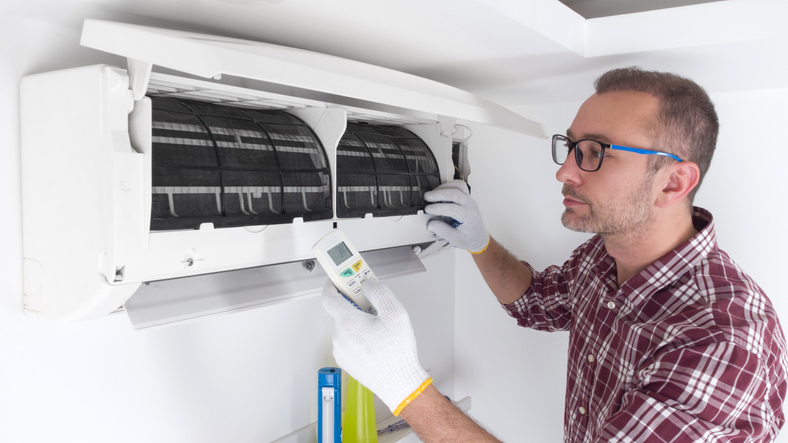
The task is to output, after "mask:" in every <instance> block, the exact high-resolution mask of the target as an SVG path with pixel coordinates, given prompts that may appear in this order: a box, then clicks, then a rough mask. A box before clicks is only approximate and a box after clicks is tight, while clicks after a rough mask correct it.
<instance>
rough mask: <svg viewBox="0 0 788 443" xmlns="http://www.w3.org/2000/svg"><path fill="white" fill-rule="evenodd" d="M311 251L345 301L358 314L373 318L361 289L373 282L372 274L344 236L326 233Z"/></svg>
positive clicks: (373, 276) (336, 232) (337, 230)
mask: <svg viewBox="0 0 788 443" xmlns="http://www.w3.org/2000/svg"><path fill="white" fill-rule="evenodd" d="M312 251H314V253H315V256H316V257H317V261H318V262H320V265H321V266H322V267H323V269H324V270H325V271H326V274H328V276H329V277H330V278H331V282H332V283H334V286H336V287H337V289H338V290H339V292H340V293H342V295H344V296H345V298H347V299H348V300H350V301H351V302H352V303H353V304H354V305H356V306H357V307H358V308H359V309H361V310H362V311H364V312H368V313H370V314H373V315H374V314H377V311H375V308H374V307H372V305H371V304H370V303H369V300H367V298H366V297H364V291H363V290H362V288H361V283H362V282H363V281H364V280H368V279H372V278H375V274H373V273H372V270H371V269H370V268H369V265H368V264H367V262H366V260H364V259H363V258H362V257H361V254H359V252H358V249H356V248H355V246H353V245H352V244H351V243H350V240H348V238H347V236H346V235H345V233H344V232H342V231H340V230H339V229H335V230H333V231H331V232H329V233H328V234H327V235H326V236H325V237H323V238H321V239H320V240H318V241H317V243H315V245H314V246H312Z"/></svg>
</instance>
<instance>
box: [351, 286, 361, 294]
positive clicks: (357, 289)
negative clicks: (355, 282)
mask: <svg viewBox="0 0 788 443" xmlns="http://www.w3.org/2000/svg"><path fill="white" fill-rule="evenodd" d="M358 294H361V288H360V287H358V288H356V289H354V290H353V295H358Z"/></svg>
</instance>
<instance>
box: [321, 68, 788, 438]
mask: <svg viewBox="0 0 788 443" xmlns="http://www.w3.org/2000/svg"><path fill="white" fill-rule="evenodd" d="M595 87H596V93H595V94H594V95H592V96H591V97H590V98H589V99H588V100H587V101H586V102H585V103H583V105H582V106H581V108H580V110H579V111H578V113H577V116H576V117H575V120H574V121H573V122H572V125H571V127H570V128H569V130H568V131H567V134H566V136H562V135H557V136H554V137H553V158H554V160H555V161H556V162H557V163H559V164H561V165H562V166H561V167H560V169H559V170H558V172H557V174H556V177H557V179H558V180H559V181H560V182H562V183H563V185H564V186H563V189H562V194H563V196H564V206H565V208H566V209H565V212H564V213H563V215H562V217H561V221H562V222H563V224H564V226H566V227H567V228H569V229H572V230H576V231H582V232H590V233H595V234H596V235H595V236H594V237H592V238H591V239H590V240H588V241H587V242H585V243H584V244H583V245H581V246H580V247H578V248H577V249H576V250H575V251H574V252H573V253H572V255H571V257H570V258H569V260H568V261H567V262H566V263H564V264H563V265H562V266H560V267H559V266H551V267H549V268H547V269H546V270H544V271H542V272H537V271H536V270H534V269H533V268H531V267H530V265H528V264H527V263H525V262H521V261H519V260H518V259H516V258H515V257H514V256H512V255H511V254H510V253H509V252H508V251H506V250H505V249H504V248H503V247H502V246H501V245H500V244H498V243H497V242H496V241H495V239H493V238H492V237H490V235H489V234H488V232H487V230H486V229H485V227H484V225H483V223H482V218H481V215H480V214H479V210H478V207H477V206H476V204H475V202H474V201H473V200H472V199H471V198H470V196H469V194H468V189H467V187H466V186H465V184H464V183H462V182H450V183H447V184H445V185H443V186H440V187H439V188H437V189H435V190H434V191H432V192H429V193H427V194H425V198H426V199H427V200H428V201H431V202H434V203H433V204H431V205H429V206H427V208H426V212H428V213H429V214H433V215H437V216H445V217H451V218H454V219H456V220H457V221H459V222H460V223H461V224H460V225H459V226H457V227H456V228H455V227H452V226H450V225H448V224H446V223H444V222H442V221H440V220H433V221H431V222H430V223H429V225H428V228H429V229H430V230H432V231H433V232H435V233H436V234H438V235H440V236H442V237H443V238H445V239H446V240H448V241H449V242H451V243H452V244H453V245H455V246H456V247H458V248H463V249H466V250H468V251H470V252H471V253H472V254H473V258H474V261H475V263H476V264H477V266H478V267H479V269H480V271H481V273H482V275H483V276H484V279H485V281H486V282H487V284H488V285H489V287H490V289H491V290H492V292H493V293H494V294H495V296H496V297H497V298H498V301H499V302H500V303H501V304H502V306H503V307H504V309H506V311H507V312H508V313H509V315H511V316H512V317H514V318H515V319H517V322H518V324H520V325H521V326H528V327H531V328H534V329H538V330H545V331H558V330H568V331H569V361H568V370H567V386H566V398H565V414H564V435H565V437H564V438H565V441H567V442H608V441H633V442H652V441H653V442H668V441H670V442H711V441H748V442H749V441H771V440H773V439H774V438H775V436H776V435H777V432H778V431H779V430H780V428H781V427H782V425H783V423H784V417H783V412H782V403H783V398H784V396H785V392H786V372H787V371H786V367H787V360H786V353H785V339H784V336H783V333H782V330H781V327H780V324H779V321H778V319H777V315H776V313H775V311H774V309H773V307H772V305H771V302H770V301H769V299H768V298H767V297H766V295H765V294H764V293H763V291H762V290H761V289H760V288H759V287H758V285H757V284H756V283H755V282H754V281H753V280H752V279H751V278H750V277H749V276H748V275H747V274H746V273H744V271H742V270H741V269H740V268H739V267H738V266H737V265H736V264H735V263H734V262H733V261H732V260H731V259H730V258H729V257H728V255H727V254H726V253H725V252H723V251H722V250H720V249H719V248H718V247H717V244H716V239H715V228H714V222H713V220H712V216H711V214H710V213H709V212H708V211H706V210H704V209H701V208H697V207H693V206H692V201H693V197H694V195H695V193H696V192H697V189H698V186H699V185H700V182H701V181H702V180H703V176H704V175H705V173H706V170H707V169H708V167H709V164H710V162H711V157H712V154H713V152H714V148H715V145H716V139H717V132H718V122H717V115H716V112H715V110H714V106H713V104H712V103H711V100H710V99H709V97H708V96H707V95H706V93H705V92H704V91H703V89H702V88H700V87H699V86H698V85H696V84H695V83H694V82H692V81H690V80H687V79H684V78H681V77H678V76H676V75H672V74H665V73H657V72H648V71H642V70H639V69H636V68H627V69H618V70H613V71H610V72H607V73H605V74H604V75H603V76H601V77H600V78H599V79H597V82H596V84H595ZM365 293H367V294H369V297H370V298H371V299H372V301H373V303H374V304H376V305H378V306H380V309H379V311H380V314H379V316H378V317H373V316H369V315H368V314H365V313H362V312H360V311H358V310H355V311H354V310H353V309H352V306H351V307H350V308H348V306H350V304H349V303H347V302H345V301H344V300H343V299H342V298H341V296H339V295H338V294H337V292H336V290H334V289H333V288H332V287H330V285H328V286H327V287H326V290H325V291H324V305H325V306H326V308H327V310H328V311H329V312H330V313H331V314H332V315H334V317H335V319H336V327H335V333H334V355H335V356H336V359H337V362H338V364H339V365H341V366H342V367H344V368H345V369H346V370H347V371H348V372H349V373H350V374H351V375H353V376H354V377H356V378H357V379H358V380H359V381H360V382H361V383H363V384H365V385H366V386H368V387H369V388H370V389H371V390H372V391H373V392H376V393H378V395H379V396H380V398H381V399H382V400H383V401H384V402H386V404H387V405H388V406H389V407H391V409H392V410H393V411H395V412H396V413H401V415H402V417H404V418H405V419H406V420H407V421H408V422H409V423H410V424H411V426H413V428H414V429H415V430H416V432H417V433H418V434H419V435H420V436H421V438H422V440H424V441H425V442H433V441H463V442H464V441H496V440H495V439H494V437H492V436H491V435H490V434H488V433H487V432H486V431H485V430H483V429H482V428H481V427H479V426H477V425H476V424H475V423H474V422H473V421H472V420H470V419H468V418H467V417H466V416H465V415H464V414H462V413H461V412H460V411H458V410H456V409H455V408H453V407H452V406H451V405H450V404H449V403H448V402H446V401H445V400H442V398H441V395H440V393H439V392H438V391H437V390H436V389H435V388H434V387H432V386H431V385H430V382H431V380H430V379H429V378H428V376H427V374H426V373H425V372H424V370H423V369H422V368H421V366H420V365H419V363H418V359H417V356H416V344H415V338H414V337H413V332H412V330H411V328H410V322H409V320H408V317H407V313H406V312H405V310H404V309H403V308H402V306H401V305H400V304H399V302H398V301H397V300H396V299H395V298H394V296H393V294H391V292H390V291H389V290H388V288H386V287H385V286H383V285H380V284H377V283H372V284H370V285H366V286H365Z"/></svg>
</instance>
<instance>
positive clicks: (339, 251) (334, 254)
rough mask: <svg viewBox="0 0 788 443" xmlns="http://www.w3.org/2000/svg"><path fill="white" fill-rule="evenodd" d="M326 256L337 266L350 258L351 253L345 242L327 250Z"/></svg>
mask: <svg viewBox="0 0 788 443" xmlns="http://www.w3.org/2000/svg"><path fill="white" fill-rule="evenodd" d="M328 256H329V257H331V260H334V263H335V264H336V265H337V266H339V265H340V264H342V262H344V261H345V260H347V259H349V258H350V257H352V256H353V253H352V252H350V249H348V247H347V246H345V242H340V243H339V244H338V245H336V246H334V247H333V248H331V249H329V250H328Z"/></svg>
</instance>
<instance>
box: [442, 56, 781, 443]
mask: <svg viewBox="0 0 788 443" xmlns="http://www.w3.org/2000/svg"><path fill="white" fill-rule="evenodd" d="M600 74H601V72H600ZM753 86H754V87H756V86H757V85H753ZM589 88H590V85H589ZM712 100H713V101H714V102H715V105H716V107H717V112H718V114H719V117H720V125H721V130H720V137H719V143H718V147H717V151H716V154H715V156H714V160H713V161H712V165H711V168H710V169H709V173H708V174H707V176H706V180H705V182H704V184H703V186H702V187H701V189H700V191H699V192H698V194H697V196H696V200H695V203H696V204H697V205H699V206H702V207H705V208H707V209H709V210H710V211H712V213H713V214H714V216H715V220H716V224H717V232H718V240H719V245H720V247H721V248H722V249H723V250H725V251H727V252H728V253H729V254H730V255H731V256H732V257H733V259H734V260H735V261H737V262H738V263H739V264H740V265H741V266H742V267H743V268H744V269H745V270H747V271H748V272H749V273H750V274H751V275H752V276H753V277H754V278H755V280H756V281H757V282H758V283H759V284H760V285H761V287H763V289H764V290H765V291H766V293H767V294H768V295H769V296H770V298H771V300H772V302H773V303H774V305H775V308H776V309H777V311H778V313H779V315H780V317H781V318H782V319H783V324H784V325H788V300H786V297H785V283H784V281H783V280H784V275H785V269H786V268H788V258H786V256H785V254H784V251H785V250H786V249H788V236H787V235H785V229H784V224H785V219H786V217H787V216H788V206H786V205H785V203H784V201H783V200H784V199H783V194H784V193H785V192H784V187H785V186H784V184H785V177H786V166H787V165H788V139H786V138H785V131H784V130H783V128H784V127H785V125H786V123H788V109H787V108H786V106H785V103H786V102H788V90H786V89H782V90H764V91H750V92H730V93H717V94H712ZM579 106H580V103H564V104H555V105H546V106H538V107H524V108H522V109H520V112H522V113H523V115H525V116H528V117H531V118H535V119H537V120H539V121H541V122H543V123H545V125H546V127H547V131H548V133H549V134H554V133H564V132H565V131H566V128H567V127H569V125H570V124H571V122H572V120H573V119H574V115H575V113H576V111H577V109H578V107H579ZM470 162H471V165H472V167H473V172H472V174H471V183H472V186H473V195H474V197H475V198H476V199H477V201H478V202H479V206H480V207H481V208H482V211H483V215H484V220H485V224H486V225H487V226H488V228H489V230H490V231H491V233H492V235H493V236H495V237H496V238H497V239H498V240H500V241H501V242H502V243H503V244H504V245H505V246H506V247H507V248H508V249H509V250H511V251H512V252H513V253H514V254H515V255H517V256H518V257H520V258H522V259H525V260H529V261H530V262H531V263H532V264H533V265H534V266H535V267H536V268H537V269H543V268H544V267H546V266H548V265H550V264H560V263H563V261H564V260H566V258H568V256H569V253H570V252H571V250H572V249H574V248H575V247H576V246H577V245H579V244H580V243H581V242H582V241H583V240H584V239H586V238H587V235H584V234H578V233H574V232H570V231H568V230H566V229H565V228H563V226H562V225H561V223H560V214H561V212H562V211H563V206H562V204H561V200H562V197H561V194H560V190H561V185H560V183H559V182H558V181H556V180H555V171H556V170H557V166H555V165H554V164H553V163H552V160H551V158H550V146H549V142H548V141H541V140H535V139H530V138H527V137H520V136H517V135H514V134H511V133H506V132H503V131H497V130H493V129H486V128H477V129H476V130H475V134H474V138H473V147H472V154H471V158H470ZM456 329H457V341H456V343H457V356H456V358H457V364H456V368H455V370H456V377H457V383H456V390H457V395H458V396H460V397H461V396H464V395H472V396H473V410H472V413H473V415H474V416H475V417H476V418H477V419H479V420H480V421H481V422H483V423H484V424H485V425H487V426H488V427H490V428H491V429H492V430H493V431H494V432H496V433H497V434H498V435H499V436H501V437H502V438H504V439H505V441H508V442H526V441H560V440H561V438H562V426H563V398H564V391H565V390H564V386H565V381H564V378H565V377H566V352H567V337H568V336H567V335H566V333H556V334H549V333H542V332H535V331H532V330H526V329H523V328H519V327H518V326H517V325H516V324H515V322H514V320H512V319H510V318H509V317H508V316H507V315H506V314H505V313H504V312H503V310H502V309H501V308H500V307H499V305H498V304H497V302H495V300H494V298H493V296H492V294H491V293H490V292H489V290H488V289H487V288H486V286H485V284H484V283H483V281H481V277H480V275H479V273H478V271H477V270H476V268H475V266H474V265H473V261H472V259H471V258H470V257H469V255H468V254H458V258H457V318H456ZM778 441H783V442H785V441H788V432H783V433H782V434H781V436H780V438H779V439H778Z"/></svg>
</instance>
